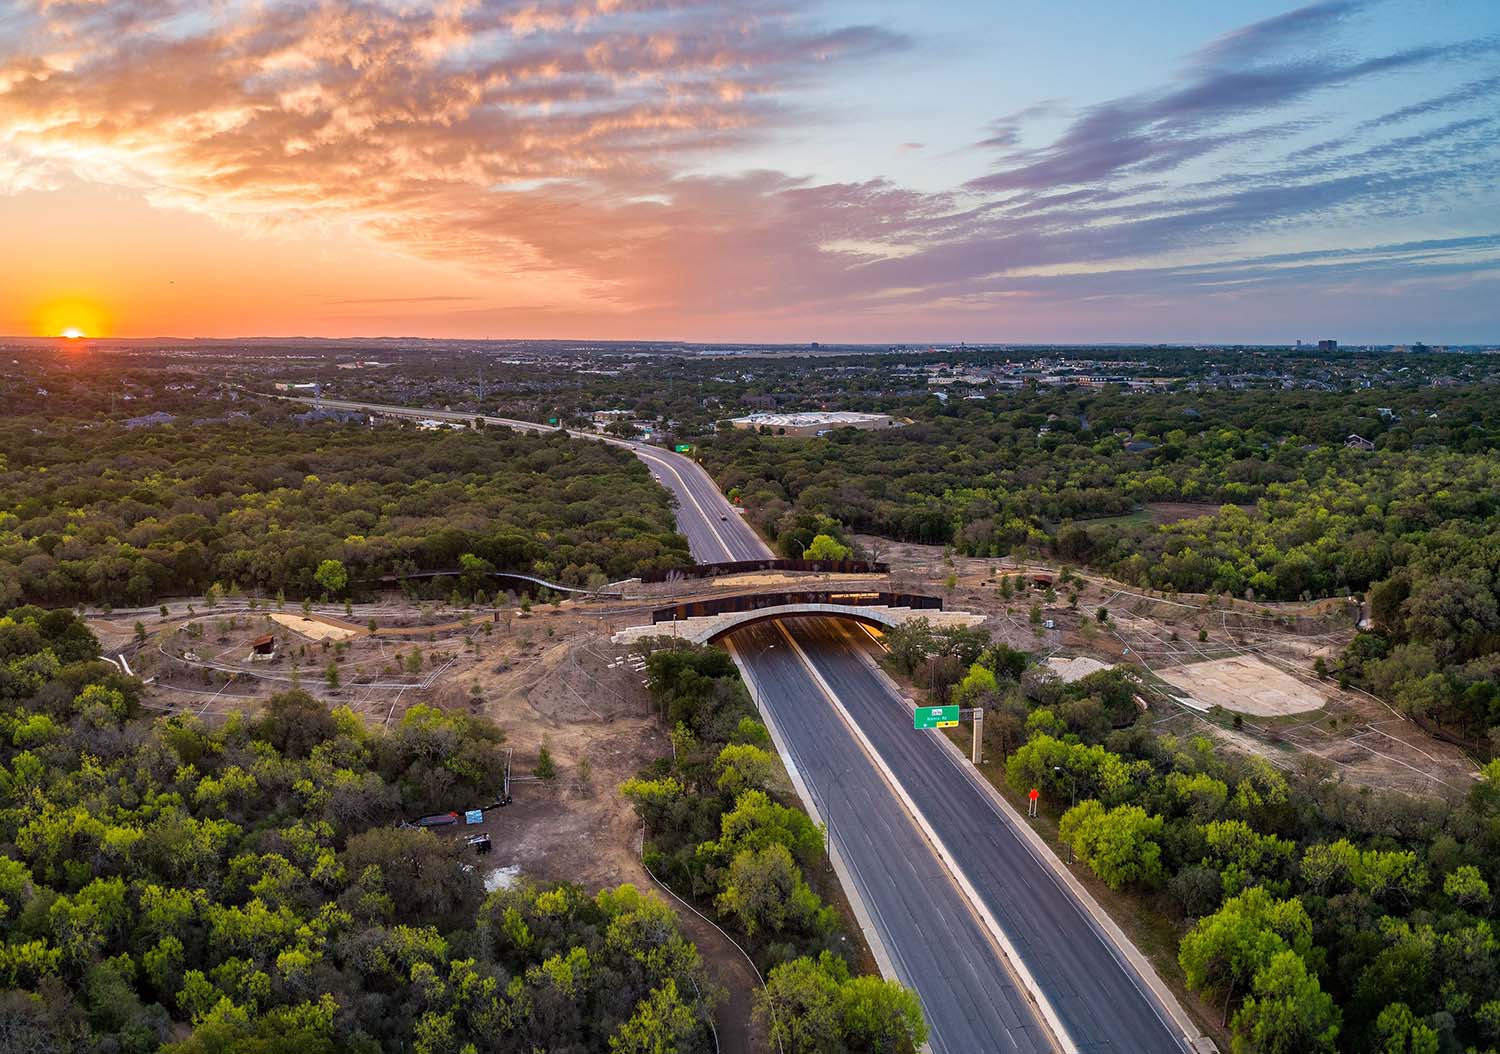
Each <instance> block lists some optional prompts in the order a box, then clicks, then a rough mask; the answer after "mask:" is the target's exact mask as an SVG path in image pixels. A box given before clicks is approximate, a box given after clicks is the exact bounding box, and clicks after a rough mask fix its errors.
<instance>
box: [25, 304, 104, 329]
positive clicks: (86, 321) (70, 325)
mask: <svg viewBox="0 0 1500 1054" xmlns="http://www.w3.org/2000/svg"><path fill="white" fill-rule="evenodd" d="M34 325H35V327H36V328H35V330H34V332H35V333H36V334H37V335H38V336H48V337H50V336H56V337H61V338H63V339H64V340H81V339H83V338H84V337H91V336H92V337H97V336H99V335H100V334H102V333H107V332H109V327H108V326H107V324H106V320H105V313H104V311H103V310H102V309H101V308H100V306H99V305H98V304H97V303H95V302H93V301H92V300H86V299H84V298H82V297H63V298H59V299H56V300H52V301H50V302H48V303H45V304H43V305H41V306H40V307H39V308H38V309H37V311H36V315H35V323H34Z"/></svg>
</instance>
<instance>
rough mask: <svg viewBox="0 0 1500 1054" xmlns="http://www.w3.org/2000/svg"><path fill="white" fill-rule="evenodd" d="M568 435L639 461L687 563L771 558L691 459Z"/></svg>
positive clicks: (365, 407)
mask: <svg viewBox="0 0 1500 1054" xmlns="http://www.w3.org/2000/svg"><path fill="white" fill-rule="evenodd" d="M288 398H290V399H291V400H292V401H293V402H301V403H309V404H316V405H318V406H322V407H325V408H327V409H329V410H352V411H355V412H359V413H379V414H387V415H389V416H392V417H410V418H413V419H416V420H424V419H428V418H430V419H432V420H435V421H455V422H463V423H465V424H468V423H472V422H473V420H474V418H475V417H481V418H482V419H483V420H484V423H485V424H486V425H489V426H494V427H504V428H515V429H519V430H520V431H524V432H555V431H557V427H556V426H555V425H544V424H539V423H538V422H536V421H520V420H517V419H515V418H511V417H491V416H489V415H487V414H469V413H460V412H458V411H456V410H430V409H425V408H423V407H418V406H393V405H389V404H385V403H362V402H351V401H349V400H347V399H312V398H309V397H306V396H300V395H299V396H290V397H288ZM568 434H569V435H570V436H573V437H575V438H579V439H593V440H595V441H597V442H600V443H608V444H610V445H611V446H617V447H623V448H624V449H626V450H629V451H630V452H631V453H633V454H635V456H636V457H638V458H640V459H641V460H642V461H644V462H645V463H646V467H648V468H649V469H650V470H651V474H652V475H653V476H655V477H656V479H657V481H658V482H660V483H661V485H662V486H664V487H666V488H667V489H668V490H670V491H671V492H672V494H673V495H674V496H675V497H676V498H677V527H678V530H680V531H681V532H682V534H683V536H684V537H685V538H687V540H688V546H689V548H690V549H691V550H692V554H693V559H695V560H697V561H699V562H700V563H717V562H719V561H721V560H760V559H764V558H766V557H769V556H770V555H771V550H770V549H769V548H768V547H767V546H766V543H765V542H763V541H762V540H761V538H760V535H758V534H756V533H755V530H754V528H752V527H751V526H750V525H749V524H748V523H746V522H745V520H744V518H743V517H742V516H741V515H740V513H739V510H738V509H736V508H735V507H734V506H733V505H731V504H730V503H729V499H727V498H725V497H724V495H723V494H722V493H721V492H720V491H719V488H718V485H717V484H715V483H714V481H713V479H712V478H711V477H710V476H709V474H708V473H707V472H706V471H704V469H703V467H702V466H701V465H699V464H698V463H697V462H696V461H694V460H693V459H692V458H688V457H683V456H682V455H681V454H677V453H674V452H672V451H670V450H663V449H662V448H661V447H654V446H651V445H650V444H649V443H637V442H633V441H631V440H628V439H618V438H616V437H614V436H604V435H600V434H599V433H597V432H585V431H580V430H578V429H568Z"/></svg>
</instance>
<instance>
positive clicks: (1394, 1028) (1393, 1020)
mask: <svg viewBox="0 0 1500 1054" xmlns="http://www.w3.org/2000/svg"><path fill="white" fill-rule="evenodd" d="M1375 1043H1376V1046H1375V1048H1374V1051H1373V1054H1438V1049H1439V1047H1438V1034H1437V1032H1436V1031H1435V1030H1434V1029H1432V1028H1431V1027H1429V1026H1428V1025H1427V1024H1426V1023H1425V1022H1423V1021H1420V1020H1418V1018H1417V1016H1416V1015H1415V1014H1413V1013H1412V1012H1411V1007H1409V1006H1407V1005H1406V1004H1405V1003H1391V1004H1390V1005H1389V1006H1387V1007H1386V1008H1385V1009H1384V1010H1382V1011H1381V1012H1380V1016H1379V1017H1377V1018H1376V1019H1375Z"/></svg>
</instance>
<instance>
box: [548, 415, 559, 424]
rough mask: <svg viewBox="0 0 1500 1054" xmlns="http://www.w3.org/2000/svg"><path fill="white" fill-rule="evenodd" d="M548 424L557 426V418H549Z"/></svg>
mask: <svg viewBox="0 0 1500 1054" xmlns="http://www.w3.org/2000/svg"><path fill="white" fill-rule="evenodd" d="M547 423H548V424H549V425H555V424H557V418H555V417H549V418H547Z"/></svg>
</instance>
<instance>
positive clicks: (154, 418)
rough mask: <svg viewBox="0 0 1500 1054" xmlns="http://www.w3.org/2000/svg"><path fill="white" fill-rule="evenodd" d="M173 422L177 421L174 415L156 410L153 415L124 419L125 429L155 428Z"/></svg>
mask: <svg viewBox="0 0 1500 1054" xmlns="http://www.w3.org/2000/svg"><path fill="white" fill-rule="evenodd" d="M175 420H177V418H176V417H175V416H174V415H172V414H169V413H165V412H163V411H161V410H158V411H156V412H155V413H154V414H147V415H146V416H145V417H130V418H126V420H125V427H126V428H155V427H157V426H158V425H169V424H171V423H172V422H173V421H175Z"/></svg>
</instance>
